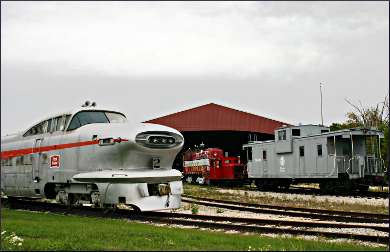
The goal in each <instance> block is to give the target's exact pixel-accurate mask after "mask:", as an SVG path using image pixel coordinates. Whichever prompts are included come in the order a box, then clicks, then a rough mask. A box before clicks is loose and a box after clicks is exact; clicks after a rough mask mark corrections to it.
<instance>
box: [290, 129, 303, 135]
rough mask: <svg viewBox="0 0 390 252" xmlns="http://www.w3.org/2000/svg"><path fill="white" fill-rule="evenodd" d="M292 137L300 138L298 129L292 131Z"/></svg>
mask: <svg viewBox="0 0 390 252" xmlns="http://www.w3.org/2000/svg"><path fill="white" fill-rule="evenodd" d="M291 133H292V135H293V136H300V135H301V130H300V129H292V132H291Z"/></svg>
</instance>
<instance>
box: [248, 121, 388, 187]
mask: <svg viewBox="0 0 390 252" xmlns="http://www.w3.org/2000/svg"><path fill="white" fill-rule="evenodd" d="M381 138H383V133H382V132H380V131H378V130H375V129H345V130H338V131H329V128H328V127H324V126H321V125H300V126H289V127H282V128H278V129H276V130H275V140H271V141H264V142H249V143H248V144H245V145H243V149H244V150H247V158H248V164H247V170H248V177H249V179H252V180H254V182H255V184H256V185H257V187H258V189H260V190H261V189H276V188H277V187H280V188H284V189H287V188H288V187H289V186H290V184H292V183H319V186H320V189H321V190H322V191H324V192H347V191H350V190H352V189H358V190H361V191H365V190H368V187H369V185H383V183H384V162H383V160H382V158H381V154H380V153H381V152H380V141H381Z"/></svg>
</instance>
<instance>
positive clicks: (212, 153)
mask: <svg viewBox="0 0 390 252" xmlns="http://www.w3.org/2000/svg"><path fill="white" fill-rule="evenodd" d="M183 175H184V179H185V181H187V182H190V183H191V182H197V183H199V184H212V183H226V182H230V183H237V184H242V183H244V182H246V181H247V178H248V175H247V172H246V166H245V165H244V164H242V163H241V162H240V157H225V156H224V155H223V151H222V150H221V149H218V148H208V149H206V150H201V151H196V152H195V151H190V150H189V151H187V152H186V153H184V156H183Z"/></svg>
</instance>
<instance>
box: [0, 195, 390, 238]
mask: <svg viewBox="0 0 390 252" xmlns="http://www.w3.org/2000/svg"><path fill="white" fill-rule="evenodd" d="M3 203H4V202H2V207H3ZM7 206H8V207H10V208H13V209H25V210H32V211H45V212H53V213H61V214H73V215H80V216H92V217H104V218H126V219H130V220H138V221H149V222H152V223H165V224H174V225H183V226H196V227H203V228H210V229H218V230H219V229H222V230H237V231H240V232H255V233H270V234H292V235H310V236H313V235H314V236H322V237H327V238H346V239H354V240H360V241H370V242H376V243H384V244H387V243H388V228H387V227H380V226H375V225H363V224H347V223H325V222H313V221H310V222H307V221H306V222H305V221H283V220H270V219H253V218H238V217H226V216H209V215H192V214H182V213H174V212H173V213H172V212H142V213H139V212H135V211H131V210H127V209H100V208H91V207H86V206H80V207H75V208H69V207H66V206H63V205H59V204H55V203H48V202H41V201H31V200H15V199H13V200H11V201H8V202H7ZM310 228H311V229H313V228H314V229H315V228H317V229H318V228H334V229H337V230H338V232H335V231H322V230H308V229H310ZM351 228H359V229H362V228H363V229H367V230H368V229H371V230H376V231H379V232H384V233H386V234H383V235H367V234H356V233H351V232H346V231H345V230H343V229H351Z"/></svg>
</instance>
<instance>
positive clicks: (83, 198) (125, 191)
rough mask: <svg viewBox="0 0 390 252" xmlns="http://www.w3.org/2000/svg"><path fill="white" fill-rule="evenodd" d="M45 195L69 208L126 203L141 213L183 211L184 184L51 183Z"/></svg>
mask: <svg viewBox="0 0 390 252" xmlns="http://www.w3.org/2000/svg"><path fill="white" fill-rule="evenodd" d="M44 191H45V196H46V198H49V199H55V200H56V201H57V202H59V203H61V204H64V205H66V206H78V205H82V204H90V205H92V206H94V207H103V208H113V207H116V206H117V205H119V204H124V205H127V206H130V207H132V208H133V209H134V210H138V211H149V210H156V209H171V208H179V207H180V202H181V197H180V194H181V193H182V184H181V181H172V182H168V183H158V184H147V183H134V184H121V183H95V184H90V183H62V184H54V183H48V184H46V185H45V190H44Z"/></svg>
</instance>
